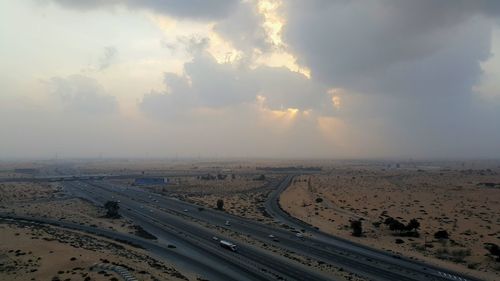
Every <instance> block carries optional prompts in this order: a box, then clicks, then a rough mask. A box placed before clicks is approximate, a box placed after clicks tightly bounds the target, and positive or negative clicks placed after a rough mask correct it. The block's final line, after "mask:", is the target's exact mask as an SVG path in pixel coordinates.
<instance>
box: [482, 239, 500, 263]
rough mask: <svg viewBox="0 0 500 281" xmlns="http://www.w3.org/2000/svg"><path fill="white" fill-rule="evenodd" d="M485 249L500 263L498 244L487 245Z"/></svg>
mask: <svg viewBox="0 0 500 281" xmlns="http://www.w3.org/2000/svg"><path fill="white" fill-rule="evenodd" d="M484 247H485V248H486V250H488V251H489V252H490V255H491V256H492V257H495V260H496V261H500V247H499V246H498V245H497V244H493V243H485V244H484Z"/></svg>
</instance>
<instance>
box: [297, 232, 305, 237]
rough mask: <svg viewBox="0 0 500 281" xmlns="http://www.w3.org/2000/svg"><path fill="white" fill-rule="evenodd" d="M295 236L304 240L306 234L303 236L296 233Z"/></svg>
mask: <svg viewBox="0 0 500 281" xmlns="http://www.w3.org/2000/svg"><path fill="white" fill-rule="evenodd" d="M295 236H296V237H297V238H304V234H302V233H300V232H297V233H295Z"/></svg>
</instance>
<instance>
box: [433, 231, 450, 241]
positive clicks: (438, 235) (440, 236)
mask: <svg viewBox="0 0 500 281" xmlns="http://www.w3.org/2000/svg"><path fill="white" fill-rule="evenodd" d="M434 238H436V239H450V234H449V233H448V231H446V230H439V231H436V233H434Z"/></svg>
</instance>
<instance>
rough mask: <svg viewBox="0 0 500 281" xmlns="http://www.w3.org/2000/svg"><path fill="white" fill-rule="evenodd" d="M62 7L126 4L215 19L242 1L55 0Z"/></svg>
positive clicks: (80, 7) (91, 7)
mask: <svg viewBox="0 0 500 281" xmlns="http://www.w3.org/2000/svg"><path fill="white" fill-rule="evenodd" d="M53 2H55V3H57V4H59V5H61V6H62V7H66V8H71V9H77V10H83V11H86V10H92V9H99V8H113V7H116V6H124V7H127V8H129V9H146V10H149V11H152V12H155V13H160V14H165V15H169V16H172V17H175V18H189V19H194V20H213V19H218V18H222V17H225V16H226V15H228V14H229V13H230V12H231V11H232V10H233V9H234V7H235V6H236V5H237V4H238V3H239V2H240V1H239V0H211V1H205V0H106V1H100V0H86V1H81V0H53Z"/></svg>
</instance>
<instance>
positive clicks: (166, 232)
mask: <svg viewBox="0 0 500 281" xmlns="http://www.w3.org/2000/svg"><path fill="white" fill-rule="evenodd" d="M65 188H66V189H67V190H68V191H70V192H72V193H74V194H75V195H78V196H81V197H84V198H86V199H89V200H92V201H93V202H95V203H97V204H100V205H102V204H103V203H104V202H106V201H108V200H120V205H121V209H120V213H121V214H122V215H123V216H124V217H127V218H129V219H132V220H133V221H134V223H136V224H138V225H141V226H142V227H143V228H144V229H146V230H147V231H148V232H150V233H152V234H153V235H155V236H157V237H158V238H159V239H158V240H159V241H158V242H159V243H163V244H174V245H175V246H176V247H178V248H186V249H189V251H191V252H193V253H196V254H197V255H198V256H199V259H198V260H199V261H200V262H204V261H212V262H213V261H215V262H216V263H217V265H216V266H218V267H219V268H223V269H224V268H227V269H231V271H232V274H233V276H238V277H237V278H232V279H227V280H283V279H285V280H318V281H320V280H333V279H332V278H330V277H328V276H326V275H323V274H320V273H318V272H316V271H314V270H312V269H310V268H308V267H306V266H303V265H301V264H299V263H297V262H295V261H291V260H288V259H285V258H282V257H280V256H277V255H275V254H273V253H271V252H267V251H264V250H262V249H259V248H257V247H254V246H252V245H248V244H245V243H241V242H236V244H237V245H238V251H237V252H231V251H229V250H227V249H224V248H222V247H220V246H219V243H218V241H215V240H214V239H213V237H214V236H216V237H218V238H220V239H224V240H229V241H232V239H230V238H229V237H225V236H224V235H221V234H220V233H217V232H214V231H213V230H211V229H208V228H205V227H202V226H201V225H199V224H196V223H193V222H191V221H190V220H186V219H184V218H183V217H180V216H177V215H173V214H171V213H168V212H165V211H162V210H161V209H159V208H157V207H155V206H152V205H151V204H148V202H150V201H153V200H156V199H151V198H149V197H148V196H147V195H145V196H146V198H148V202H146V201H141V200H137V198H134V197H128V196H124V195H122V194H120V193H113V192H110V191H108V190H107V189H103V188H98V187H96V184H95V183H93V184H92V185H89V184H84V183H81V182H68V183H65ZM196 210H197V209H196ZM173 241H175V242H173ZM304 278H305V279H304ZM217 280H219V279H217ZM225 280H226V279H225Z"/></svg>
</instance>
